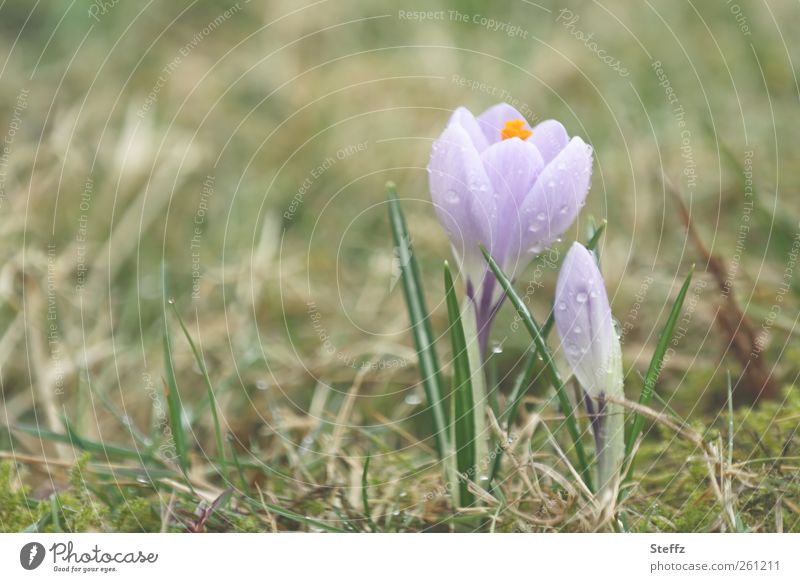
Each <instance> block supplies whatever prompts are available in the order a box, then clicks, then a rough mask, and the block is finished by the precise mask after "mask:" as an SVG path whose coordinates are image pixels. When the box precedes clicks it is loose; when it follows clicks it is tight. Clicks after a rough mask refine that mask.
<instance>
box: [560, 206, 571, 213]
mask: <svg viewBox="0 0 800 582" xmlns="http://www.w3.org/2000/svg"><path fill="white" fill-rule="evenodd" d="M567 211H569V205H568V204H564V205H563V206H562V207H561V208H559V209H558V213H559V214H566V213H567Z"/></svg>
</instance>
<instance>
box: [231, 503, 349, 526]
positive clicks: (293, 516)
mask: <svg viewBox="0 0 800 582" xmlns="http://www.w3.org/2000/svg"><path fill="white" fill-rule="evenodd" d="M242 499H244V500H245V501H247V502H248V503H250V504H251V505H252V506H254V507H258V508H262V509H266V510H267V511H269V512H271V513H274V514H276V515H280V516H281V517H284V518H286V519H288V520H291V521H294V522H296V523H302V524H303V525H307V526H309V527H315V528H317V529H321V530H323V531H327V532H331V533H347V532H346V531H345V530H343V529H341V528H338V527H336V526H333V525H328V524H327V523H325V522H324V521H319V520H316V519H313V518H310V517H306V516H305V515H301V514H299V513H295V512H294V511H292V510H291V509H286V508H285V507H281V506H280V505H275V504H274V503H269V502H266V501H262V500H258V499H254V498H252V497H250V496H248V495H245V496H243V497H242Z"/></svg>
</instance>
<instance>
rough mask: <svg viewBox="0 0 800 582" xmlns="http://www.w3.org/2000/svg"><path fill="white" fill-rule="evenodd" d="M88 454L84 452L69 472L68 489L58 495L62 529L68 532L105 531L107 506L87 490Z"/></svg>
mask: <svg viewBox="0 0 800 582" xmlns="http://www.w3.org/2000/svg"><path fill="white" fill-rule="evenodd" d="M88 464H89V454H88V453H84V454H83V455H81V456H80V457H79V458H78V460H77V461H76V463H75V465H74V466H73V467H72V469H71V470H70V473H69V490H68V491H66V492H65V493H61V494H59V495H58V503H59V505H60V508H61V516H62V517H63V526H64V530H65V531H68V532H87V531H105V530H106V529H107V528H106V527H105V526H106V518H107V515H108V508H107V507H106V506H104V505H103V504H101V503H99V502H98V501H97V499H96V497H95V495H94V494H93V493H92V492H91V491H90V490H89V487H88V484H87V481H86V476H87V475H88V473H87V471H86V468H87V465H88Z"/></svg>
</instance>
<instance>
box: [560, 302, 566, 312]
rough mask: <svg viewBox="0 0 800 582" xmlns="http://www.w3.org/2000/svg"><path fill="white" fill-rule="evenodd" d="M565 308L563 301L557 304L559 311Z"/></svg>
mask: <svg viewBox="0 0 800 582" xmlns="http://www.w3.org/2000/svg"><path fill="white" fill-rule="evenodd" d="M566 308H567V304H566V303H564V302H563V301H562V302H561V303H559V304H558V310H559V311H564V310H565V309H566Z"/></svg>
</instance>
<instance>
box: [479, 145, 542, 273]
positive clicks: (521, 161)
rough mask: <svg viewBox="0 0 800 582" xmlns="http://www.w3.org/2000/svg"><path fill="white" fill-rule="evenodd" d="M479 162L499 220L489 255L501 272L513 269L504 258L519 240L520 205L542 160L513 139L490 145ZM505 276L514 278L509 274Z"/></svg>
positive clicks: (531, 148) (532, 146) (537, 153)
mask: <svg viewBox="0 0 800 582" xmlns="http://www.w3.org/2000/svg"><path fill="white" fill-rule="evenodd" d="M481 160H482V162H483V167H484V169H485V170H486V174H487V175H488V176H489V180H490V181H491V183H492V189H493V192H494V195H495V196H496V197H497V210H498V213H499V215H500V217H501V218H500V220H498V221H497V225H496V227H495V232H494V233H492V234H493V241H492V242H493V243H494V244H493V245H492V249H491V250H492V255H493V256H494V258H495V260H496V261H498V262H499V263H500V265H501V266H502V267H503V268H504V269H505V268H507V267H509V266H512V267H513V266H515V265H509V263H508V261H507V258H511V257H509V256H508V254H509V253H508V251H509V245H510V244H511V241H517V240H519V237H520V232H519V231H520V230H521V228H522V225H521V223H520V220H519V217H520V206H521V204H522V202H523V201H524V200H525V197H526V196H527V194H528V192H530V190H531V188H532V187H533V184H534V183H535V182H536V178H537V177H538V176H539V173H540V172H541V171H542V168H544V161H543V160H542V156H541V155H540V154H539V150H537V149H536V147H535V146H534V145H533V144H531V143H529V142H527V141H523V140H521V139H519V138H516V137H515V138H512V139H506V140H503V141H499V142H497V143H495V144H492V145H490V146H489V147H488V148H487V149H486V150H485V151H484V152H483V153H482V154H481ZM517 254H518V253H517ZM514 262H516V261H514ZM507 274H508V275H509V276H511V277H512V278H513V276H514V273H512V272H509V273H507Z"/></svg>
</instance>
